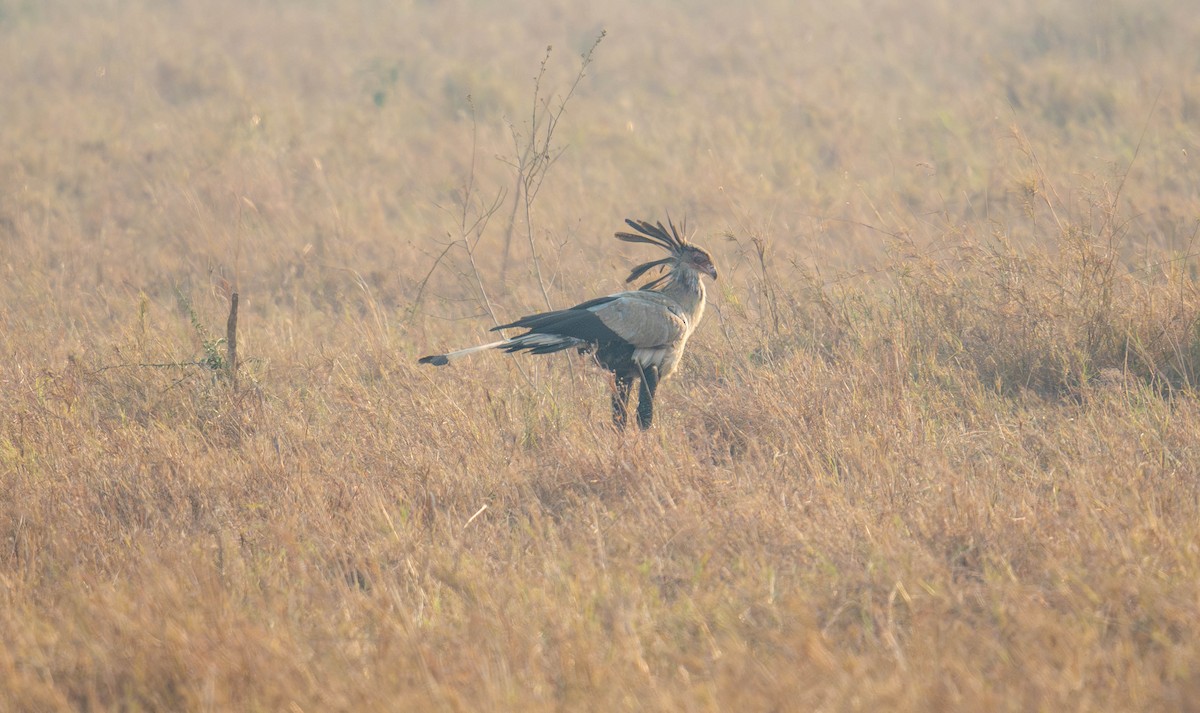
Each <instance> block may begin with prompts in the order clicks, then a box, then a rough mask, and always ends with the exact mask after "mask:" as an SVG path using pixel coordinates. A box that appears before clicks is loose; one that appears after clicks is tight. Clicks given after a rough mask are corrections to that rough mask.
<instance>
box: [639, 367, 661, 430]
mask: <svg viewBox="0 0 1200 713" xmlns="http://www.w3.org/2000/svg"><path fill="white" fill-rule="evenodd" d="M657 390H658V367H657V366H647V367H643V368H642V384H641V386H640V387H639V389H638V407H637V417H638V427H639V428H641V429H642V430H643V431H644V430H646V429H647V428H650V422H651V421H652V420H654V392H655V391H657Z"/></svg>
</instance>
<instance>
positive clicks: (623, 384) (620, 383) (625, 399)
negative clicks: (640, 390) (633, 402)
mask: <svg viewBox="0 0 1200 713" xmlns="http://www.w3.org/2000/svg"><path fill="white" fill-rule="evenodd" d="M632 389H633V377H632V376H629V375H624V374H618V375H617V383H616V387H615V388H614V389H613V393H612V410H613V428H615V429H617V430H618V431H624V430H625V421H626V418H627V416H628V410H629V392H630V391H631V390H632Z"/></svg>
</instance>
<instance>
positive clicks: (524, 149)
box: [500, 30, 605, 309]
mask: <svg viewBox="0 0 1200 713" xmlns="http://www.w3.org/2000/svg"><path fill="white" fill-rule="evenodd" d="M604 36H605V32H604V31H603V30H601V32H600V34H599V36H597V37H596V41H595V42H593V43H592V46H591V47H589V48H588V51H587V52H585V53H584V54H583V55H582V57H581V62H580V65H579V72H578V73H577V74H576V75H575V79H574V80H573V81H572V82H571V86H570V87H569V88H568V89H567V92H566V94H564V95H563V97H562V99H561V100H559V102H558V105H557V106H556V107H552V106H551V104H550V100H549V99H547V98H545V97H543V96H542V80H543V79H544V78H545V75H546V66H547V64H548V63H549V61H550V53H551V52H552V51H553V47H546V55H545V56H544V57H543V58H542V63H541V65H540V67H539V69H538V74H537V77H535V78H534V83H533V101H532V105H531V109H530V112H529V123H528V127H527V130H528V133H527V134H525V135H522V134H521V133H520V132H519V131H517V128H516V126H513V125H511V124H510V125H509V130H510V132H511V133H512V140H513V153H514V160H513V161H512V162H511V163H510V165H511V166H512V167H513V169H514V170H515V171H516V176H515V178H516V185H515V188H514V190H513V203H512V209H511V211H510V212H509V219H508V226H507V228H506V231H505V236H504V251H503V254H502V258H501V262H500V278H501V280H504V279H505V276H506V275H507V274H508V264H509V256H510V253H511V250H512V238H513V234H514V233H515V231H516V227H515V226H516V215H517V212H518V210H520V211H521V212H522V214H523V217H524V219H525V237H526V240H527V241H528V242H529V251H530V260H531V261H532V263H533V271H534V274H535V275H536V277H537V281H538V287H539V288H540V289H541V291H542V299H543V300H544V301H545V303H546V308H547V309H553V305H552V304H551V302H550V294H549V291H548V290H547V289H546V281H545V278H544V276H543V275H542V266H541V258H540V257H539V256H538V251H537V244H536V241H535V240H534V235H533V233H534V231H533V205H534V202H535V201H536V200H537V195H538V192H539V191H540V190H541V187H542V183H543V182H544V181H545V180H546V175H547V173H548V172H549V171H550V167H551V166H553V165H554V163H555V162H556V161H557V160H558V158H559V157H560V156H561V155H562V153H563V151H564V150H565V148H564V147H556V146H554V132H555V130H556V129H557V128H558V123H559V121H561V120H562V116H563V113H564V112H565V111H566V109H567V103H568V102H570V100H571V97H573V96H574V95H575V91H576V90H577V89H578V88H579V84H580V82H582V81H583V78H584V76H585V75H586V73H587V68H588V66H589V65H591V63H592V62H593V61H594V56H595V52H596V48H597V47H599V46H600V42H601V41H602V40H603V39H604Z"/></svg>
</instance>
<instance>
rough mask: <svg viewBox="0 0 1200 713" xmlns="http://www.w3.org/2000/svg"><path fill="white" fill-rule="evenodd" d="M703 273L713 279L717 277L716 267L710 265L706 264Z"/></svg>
mask: <svg viewBox="0 0 1200 713" xmlns="http://www.w3.org/2000/svg"><path fill="white" fill-rule="evenodd" d="M704 273H705V274H706V275H708V276H709V277H711V278H712V279H714V280H715V279H717V268H715V267H713V266H712V265H708V266H706V268H705V270H704Z"/></svg>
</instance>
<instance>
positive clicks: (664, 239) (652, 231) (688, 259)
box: [616, 218, 717, 288]
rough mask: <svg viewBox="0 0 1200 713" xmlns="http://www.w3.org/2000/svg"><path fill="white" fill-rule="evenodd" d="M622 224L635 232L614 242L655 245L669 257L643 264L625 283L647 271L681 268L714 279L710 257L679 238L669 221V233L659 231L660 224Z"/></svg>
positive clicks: (634, 270) (627, 222)
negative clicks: (669, 267) (679, 266)
mask: <svg viewBox="0 0 1200 713" xmlns="http://www.w3.org/2000/svg"><path fill="white" fill-rule="evenodd" d="M625 223H626V224H627V225H629V227H631V228H633V229H634V230H636V231H637V233H617V234H616V237H617V239H618V240H624V241H625V242H627V243H648V244H650V245H657V246H659V247H661V248H663V249H664V250H666V251H667V252H669V253H671V254H670V255H668V256H667V257H664V258H661V259H659V260H651V261H650V262H644V263H642V264H641V265H638V266H637V267H635V268H633V270H632V271H631V272H630V273H629V277H628V278H626V280H625V281H626V282H633V281H634V280H636V279H638V278H639V277H641V276H642V275H644V274H645V273H646V271H647V270H650V269H652V268H655V267H659V266H665V265H681V266H684V267H687V268H690V269H692V270H695V271H696V272H697V273H702V274H705V275H708V276H709V277H711V278H712V279H714V280H715V279H717V268H716V267H715V266H714V265H713V259H712V255H710V254H709V252H708V251H707V250H705V249H704V248H702V247H699V246H697V245H692V244H691V243H689V242H688V241H687V240H686V239H685V238H683V237H682V236H681V235H680V234H679V231H678V230H676V228H675V224H674V223H672V222H671V219H670V218H667V226H669V229H668V228H667V227H663V224H662V223H658V224H652V223H650V222H649V221H645V220H626V221H625ZM686 229H687V227H686V225H685V226H684V230H685V231H686ZM659 279H663V278H659ZM658 282H659V280H654V281H653V282H651V283H649V284H647V285H645V286H644V288H650V287H653V286H654V285H657V284H658Z"/></svg>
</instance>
